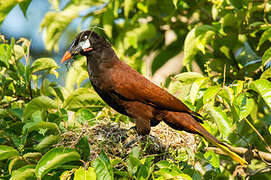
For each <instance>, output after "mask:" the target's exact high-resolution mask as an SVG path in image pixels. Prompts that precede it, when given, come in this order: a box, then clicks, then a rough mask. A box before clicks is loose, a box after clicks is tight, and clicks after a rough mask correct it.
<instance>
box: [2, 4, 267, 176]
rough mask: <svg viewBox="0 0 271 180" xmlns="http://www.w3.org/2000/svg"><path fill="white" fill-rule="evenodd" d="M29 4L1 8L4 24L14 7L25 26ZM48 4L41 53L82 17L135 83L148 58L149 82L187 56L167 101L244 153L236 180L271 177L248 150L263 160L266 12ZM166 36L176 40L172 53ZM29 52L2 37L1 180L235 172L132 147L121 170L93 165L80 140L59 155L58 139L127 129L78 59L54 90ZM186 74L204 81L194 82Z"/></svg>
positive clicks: (53, 71) (191, 155) (105, 160)
mask: <svg viewBox="0 0 271 180" xmlns="http://www.w3.org/2000/svg"><path fill="white" fill-rule="evenodd" d="M30 3H31V0H25V1H23V0H21V1H18V0H9V1H8V3H7V2H6V1H4V0H0V12H1V13H0V23H1V22H2V21H3V20H4V19H5V17H6V16H7V14H8V13H9V12H10V10H11V9H12V8H13V7H15V6H16V5H17V4H19V6H20V8H21V10H22V12H23V13H24V15H26V11H27V8H28V6H29V4H30ZM50 3H51V4H52V9H53V10H52V11H50V12H48V13H47V14H46V15H45V17H44V19H43V21H42V22H41V29H42V30H43V34H44V37H45V38H44V42H45V46H46V48H47V49H48V50H56V51H57V50H58V42H59V39H60V37H61V35H62V34H63V33H64V32H65V29H66V28H67V27H68V25H69V24H70V23H71V22H72V21H73V20H75V19H76V18H78V17H79V16H81V20H82V22H83V21H88V20H89V17H91V18H92V19H91V22H90V26H91V27H92V28H93V29H94V30H95V31H100V33H101V34H103V35H104V36H106V37H107V39H108V40H109V41H110V42H111V43H112V45H113V47H114V49H115V50H116V52H117V54H118V55H119V57H120V58H121V59H123V60H125V61H126V62H128V63H129V64H130V65H131V66H133V67H134V68H135V69H136V70H138V71H139V72H141V73H143V74H146V72H145V70H144V68H145V64H144V61H142V59H144V58H145V57H146V56H148V55H150V54H152V55H154V58H153V61H152V63H151V70H152V74H155V73H156V72H157V70H158V69H159V68H161V67H162V66H163V65H164V64H165V63H166V62H168V61H169V60H170V59H171V58H172V57H174V56H175V55H177V54H179V53H181V52H183V53H184V59H183V65H184V66H183V68H182V69H180V72H181V73H180V74H177V75H175V76H172V78H169V79H168V82H167V83H166V85H165V86H166V88H167V89H168V91H169V92H171V93H172V94H174V95H175V96H177V97H178V98H180V99H181V100H182V101H183V102H184V103H185V104H186V105H187V106H189V107H190V108H191V109H192V110H194V111H196V112H199V113H200V114H202V115H203V116H204V119H206V121H204V126H205V127H206V129H208V130H209V132H211V133H212V134H213V135H215V136H216V137H218V138H221V139H223V140H224V141H226V142H227V143H229V144H231V145H233V146H242V147H246V148H247V149H248V151H247V153H246V154H245V155H246V159H247V160H248V161H250V160H252V161H251V164H250V165H249V166H248V168H247V169H246V168H244V169H243V171H244V172H243V174H242V175H243V176H247V178H250V177H252V178H255V179H256V178H261V179H270V174H267V173H262V174H261V172H265V171H263V170H266V169H267V170H268V169H269V170H270V165H269V163H268V162H266V160H263V159H264V158H263V159H260V160H257V159H253V157H252V155H251V153H252V152H253V151H252V150H253V149H256V150H260V151H267V152H269V153H271V149H270V147H269V144H270V143H269V142H270V140H271V139H270V134H271V131H270V130H271V121H270V119H271V111H270V109H271V96H270V92H271V82H270V78H271V73H270V72H271V70H270V60H271V48H270V44H271V42H270V41H271V39H270V37H271V25H270V24H271V14H270V12H271V4H270V2H268V1H248V0H242V1H239V0H220V1H219V0H201V1H188V0H172V1H171V0H161V1H156V0H150V1H132V0H108V1H105V0H95V1H87V0H71V1H68V2H67V4H66V5H65V6H64V7H63V8H62V9H60V8H59V3H60V1H59V0H50ZM85 10H89V11H88V13H85V14H83V15H80V13H82V11H85ZM95 27H101V28H102V30H101V28H95ZM168 32H173V33H174V34H175V38H174V40H172V41H171V42H170V43H166V38H167V33H168ZM29 47H30V41H29V40H27V39H24V38H21V39H19V40H17V41H16V40H15V39H10V40H6V39H5V37H4V36H2V35H1V44H0V71H1V73H0V84H1V86H0V87H1V89H0V99H1V101H0V143H1V145H0V168H1V169H2V170H1V174H0V178H1V179H9V178H11V179H36V178H40V179H41V178H43V179H56V178H58V177H60V178H61V179H71V178H72V177H73V178H74V179H96V178H97V179H114V178H123V179H177V178H178V179H180V178H183V179H202V178H203V179H211V178H212V179H215V178H217V179H218V178H224V179H228V178H229V177H231V178H232V177H233V176H236V175H237V174H238V173H239V174H240V173H241V172H242V171H239V170H240V168H239V169H238V168H235V164H234V163H233V162H232V161H228V159H227V157H225V156H222V155H216V154H215V153H214V152H213V151H207V152H203V150H204V148H205V147H206V143H205V141H202V143H200V146H199V147H198V151H197V152H192V151H191V150H190V151H189V150H188V149H189V148H188V149H187V150H186V151H180V150H178V149H174V150H170V151H168V153H170V154H171V158H167V157H166V156H163V155H162V154H155V155H153V154H147V152H146V151H145V148H141V149H140V148H137V147H135V148H133V149H132V150H131V151H130V152H129V153H128V154H124V155H122V156H120V157H119V158H118V157H110V158H109V157H108V154H107V153H105V152H104V151H103V150H101V151H100V152H99V153H98V152H97V153H98V154H99V155H98V157H95V158H90V155H89V152H90V150H91V149H90V146H89V142H88V140H87V139H86V137H85V136H78V140H77V141H76V143H75V144H72V145H71V146H69V147H66V146H61V143H62V142H63V139H65V138H63V137H64V136H65V135H66V133H68V132H69V131H75V132H77V131H80V128H82V129H83V125H84V124H87V125H88V126H90V127H93V126H94V125H96V124H97V123H98V122H99V120H104V119H106V118H107V119H110V120H111V121H122V120H123V119H125V118H124V117H123V116H121V115H118V114H114V113H112V112H111V111H110V110H109V109H108V107H107V106H106V105H105V104H104V102H103V101H101V99H100V98H99V97H98V96H97V95H96V94H95V93H94V90H93V89H92V88H91V85H90V84H89V83H85V81H84V80H85V79H86V78H87V77H88V75H87V72H86V62H85V59H84V58H79V59H76V61H75V62H74V63H73V65H72V67H71V68H70V69H69V71H68V72H67V75H66V77H67V78H66V83H65V86H63V87H62V86H60V85H58V84H57V82H56V81H53V80H51V79H50V76H55V77H56V78H58V72H57V69H58V68H59V66H58V65H57V63H56V62H55V61H54V60H53V59H51V58H50V57H41V58H39V59H35V60H32V59H31V52H29V49H30V48H29ZM193 63H195V64H197V66H198V67H199V69H200V72H192V71H193V70H194V69H195V66H194V65H193ZM147 145H148V143H147V144H146V146H147ZM172 157H173V158H172ZM159 158H160V159H159ZM198 162H199V163H198ZM199 164H200V165H199Z"/></svg>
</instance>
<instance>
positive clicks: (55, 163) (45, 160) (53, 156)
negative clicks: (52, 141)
mask: <svg viewBox="0 0 271 180" xmlns="http://www.w3.org/2000/svg"><path fill="white" fill-rule="evenodd" d="M79 160H80V155H79V154H78V153H77V152H76V151H75V150H74V149H70V148H63V147H62V148H54V149H51V150H50V151H49V152H47V153H46V154H45V155H44V156H43V157H42V158H41V160H40V161H39V162H38V164H37V166H36V172H35V173H36V176H37V177H38V178H42V177H43V176H44V175H45V174H47V173H48V172H49V171H50V170H52V169H55V168H57V167H59V166H61V165H63V164H65V163H68V162H71V161H79Z"/></svg>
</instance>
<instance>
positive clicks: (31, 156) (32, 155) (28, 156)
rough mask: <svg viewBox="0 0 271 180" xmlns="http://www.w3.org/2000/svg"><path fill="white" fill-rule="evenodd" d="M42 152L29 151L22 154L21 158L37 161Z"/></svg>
mask: <svg viewBox="0 0 271 180" xmlns="http://www.w3.org/2000/svg"><path fill="white" fill-rule="evenodd" d="M41 157H42V154H41V153H39V152H29V153H26V154H24V155H23V159H24V160H25V161H27V162H38V160H40V158H41Z"/></svg>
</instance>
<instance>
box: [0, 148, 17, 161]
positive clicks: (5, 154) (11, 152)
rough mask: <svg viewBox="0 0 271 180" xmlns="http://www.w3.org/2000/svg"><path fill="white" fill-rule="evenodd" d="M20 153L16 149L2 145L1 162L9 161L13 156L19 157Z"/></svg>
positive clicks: (0, 151)
mask: <svg viewBox="0 0 271 180" xmlns="http://www.w3.org/2000/svg"><path fill="white" fill-rule="evenodd" d="M18 155H19V153H18V151H17V150H16V149H14V148H13V147H10V146H6V145H0V160H4V159H8V158H10V157H13V156H18Z"/></svg>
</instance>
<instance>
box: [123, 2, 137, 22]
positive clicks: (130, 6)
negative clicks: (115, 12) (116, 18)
mask: <svg viewBox="0 0 271 180" xmlns="http://www.w3.org/2000/svg"><path fill="white" fill-rule="evenodd" d="M135 3H136V1H134V0H124V16H125V18H128V16H129V12H130V11H132V10H133V9H134V5H135Z"/></svg>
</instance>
